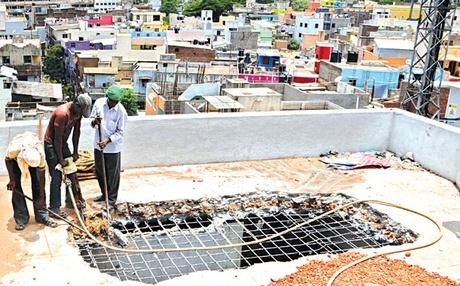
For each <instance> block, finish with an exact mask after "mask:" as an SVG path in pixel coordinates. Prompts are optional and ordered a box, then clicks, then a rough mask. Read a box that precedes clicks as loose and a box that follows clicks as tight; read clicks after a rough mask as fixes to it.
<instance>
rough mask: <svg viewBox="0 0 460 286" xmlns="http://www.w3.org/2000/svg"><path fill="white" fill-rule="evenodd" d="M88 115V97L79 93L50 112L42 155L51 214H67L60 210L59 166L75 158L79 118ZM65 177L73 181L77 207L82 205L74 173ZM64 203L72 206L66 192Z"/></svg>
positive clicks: (89, 109)
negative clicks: (44, 159)
mask: <svg viewBox="0 0 460 286" xmlns="http://www.w3.org/2000/svg"><path fill="white" fill-rule="evenodd" d="M90 114H91V98H90V97H89V96H88V95H87V94H80V95H79V96H77V97H76V98H75V100H74V101H73V102H68V103H64V104H62V105H60V106H58V107H57V108H56V109H55V110H54V111H53V112H52V113H51V118H50V120H49V123H48V127H47V129H46V133H45V138H44V140H45V154H46V162H47V164H48V169H49V172H50V175H51V183H50V204H49V206H50V209H51V210H52V211H53V212H54V213H57V214H58V215H60V216H62V217H65V216H67V213H65V212H64V211H62V210H61V209H60V207H61V183H62V171H61V168H60V167H66V166H68V165H73V164H74V163H75V161H77V160H78V143H79V140H80V126H81V118H82V116H83V117H89V116H90ZM72 130H73V135H72V145H73V153H71V152H70V149H69V145H68V144H67V140H68V139H69V137H70V133H71V132H72ZM58 165H60V167H59V166H58ZM56 167H58V168H56ZM67 177H68V178H69V179H70V180H71V182H72V193H73V194H74V196H75V197H76V198H75V199H76V200H77V206H78V208H79V209H80V210H81V209H82V208H84V207H85V201H84V200H83V197H82V195H81V190H80V185H79V183H78V179H77V176H76V173H72V174H69V175H67ZM66 206H67V207H71V206H72V202H71V200H70V198H69V194H67V193H66ZM51 216H52V214H51Z"/></svg>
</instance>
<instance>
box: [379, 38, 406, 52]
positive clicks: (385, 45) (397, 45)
mask: <svg viewBox="0 0 460 286" xmlns="http://www.w3.org/2000/svg"><path fill="white" fill-rule="evenodd" d="M374 42H375V45H376V46H377V47H378V48H379V49H392V50H413V49H414V42H412V41H409V40H394V39H374Z"/></svg>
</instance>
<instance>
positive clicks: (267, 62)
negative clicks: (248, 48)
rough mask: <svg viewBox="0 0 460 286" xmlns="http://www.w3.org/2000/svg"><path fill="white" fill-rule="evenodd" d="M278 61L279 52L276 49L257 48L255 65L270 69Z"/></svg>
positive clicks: (276, 64) (277, 63)
mask: <svg viewBox="0 0 460 286" xmlns="http://www.w3.org/2000/svg"><path fill="white" fill-rule="evenodd" d="M279 63H280V53H279V51H278V50H272V49H259V50H257V67H259V68H261V67H263V68H267V69H272V68H274V67H276V66H278V65H279Z"/></svg>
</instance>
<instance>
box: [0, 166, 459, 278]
mask: <svg viewBox="0 0 460 286" xmlns="http://www.w3.org/2000/svg"><path fill="white" fill-rule="evenodd" d="M391 165H392V166H391V167H390V168H388V169H363V170H353V171H337V170H331V169H328V168H327V167H326V165H325V164H323V163H322V162H320V161H319V158H297V159H279V160H265V161H246V162H230V163H217V164H200V165H180V166H170V167H155V168H140V169H127V170H125V171H124V172H123V173H122V180H121V188H120V196H119V198H120V201H121V202H123V201H127V202H152V201H162V200H176V199H199V198H202V197H208V198H212V197H217V196H222V195H235V194H245V193H251V192H289V193H310V194H312V193H316V194H317V193H343V194H346V195H350V196H353V197H354V198H357V199H381V200H386V201H391V202H394V203H398V204H401V205H403V206H406V207H410V208H414V209H416V210H418V211H422V212H424V213H426V214H428V215H430V216H433V217H435V218H437V219H439V220H440V221H442V223H443V226H444V232H445V233H444V237H443V238H442V240H441V241H440V242H439V243H437V244H435V245H434V246H431V247H429V248H425V249H421V250H417V251H413V252H411V255H410V257H405V256H404V253H403V254H397V255H393V256H391V257H392V258H403V259H404V260H405V261H406V262H407V263H409V264H414V265H419V266H422V267H423V268H425V269H426V270H428V271H430V272H438V273H439V274H441V275H444V276H448V277H449V278H451V279H453V280H457V281H460V263H459V260H458V257H457V256H456V255H452V254H454V253H459V251H460V240H459V236H460V224H459V222H458V212H459V205H460V196H459V193H458V190H457V188H456V187H455V186H454V184H453V183H451V182H449V181H448V180H446V179H443V178H441V177H439V176H436V175H434V174H432V173H430V172H427V171H425V170H423V169H422V168H419V167H417V166H416V165H414V164H411V163H404V162H401V163H398V161H397V160H396V161H394V162H393V161H392V164H391ZM6 183H7V178H6V177H5V176H3V177H0V185H5V184H6ZM24 186H28V184H24ZM81 186H82V189H83V194H84V197H85V199H86V200H87V202H88V210H89V212H91V211H97V210H99V209H100V208H101V207H100V205H99V204H97V203H94V202H93V201H92V199H93V198H95V197H96V196H98V195H99V189H98V186H97V183H96V181H95V180H90V181H83V182H82V183H81ZM26 193H29V189H28V188H27V187H26ZM10 194H11V193H9V192H6V191H4V192H0V208H1V209H2V212H1V216H0V225H2V226H4V227H2V228H0V237H1V238H2V255H3V258H4V259H2V262H1V263H0V277H1V278H0V283H3V284H8V285H10V284H15V283H16V284H28V285H31V284H34V283H36V284H41V283H46V282H47V281H49V277H50V275H53V273H60V275H58V276H54V278H53V281H54V283H56V284H61V285H63V284H66V283H70V284H74V283H78V284H84V283H88V284H92V285H94V284H98V283H118V282H119V280H118V279H117V278H116V277H113V276H109V275H107V274H101V273H100V272H99V271H98V270H97V269H95V268H92V267H90V265H89V264H88V263H87V262H85V261H83V258H82V257H81V256H80V255H79V250H78V248H77V247H76V246H74V245H73V243H72V239H71V238H69V237H68V235H69V233H68V231H67V225H66V224H63V223H60V226H59V227H58V228H56V229H50V228H44V227H43V226H41V225H38V224H36V223H34V222H33V218H32V220H31V221H32V222H31V223H30V224H29V225H28V226H27V228H26V229H25V230H24V231H22V232H17V231H15V230H14V221H13V219H12V218H11V214H12V209H11V203H10ZM29 207H30V208H29V209H31V206H30V205H29ZM376 208H377V209H378V210H381V211H383V212H385V213H387V214H388V215H390V217H392V218H393V219H394V220H396V221H397V222H399V223H401V224H402V225H403V226H408V227H410V228H411V229H412V230H414V231H416V232H417V233H419V234H420V237H421V239H422V240H424V239H430V238H431V237H432V236H433V233H434V227H433V226H432V225H430V224H429V223H427V221H426V220H423V219H420V218H419V217H417V216H414V215H412V214H407V213H405V212H401V211H400V210H395V209H392V208H388V207H380V206H376ZM374 251H375V250H374V249H369V250H363V253H366V254H369V253H373V252H374ZM307 261H308V260H306V259H303V258H302V259H299V260H296V261H292V262H270V263H263V264H257V265H254V266H251V267H249V268H246V269H240V270H236V269H235V270H226V271H224V272H215V271H201V272H195V273H192V274H189V275H187V276H181V277H178V278H174V279H172V280H166V281H163V282H160V283H159V284H157V285H182V284H183V283H187V284H190V285H195V283H197V284H200V285H215V284H216V283H217V281H224V280H225V281H227V283H229V284H232V285H235V284H241V285H267V284H268V283H270V282H271V281H272V280H276V279H280V278H282V277H284V276H285V275H288V274H290V273H293V272H295V271H296V267H297V266H300V265H302V264H304V263H306V262H307ZM75 273H78V275H75ZM131 283H132V281H125V282H123V283H122V284H123V285H125V284H126V285H130V284H131Z"/></svg>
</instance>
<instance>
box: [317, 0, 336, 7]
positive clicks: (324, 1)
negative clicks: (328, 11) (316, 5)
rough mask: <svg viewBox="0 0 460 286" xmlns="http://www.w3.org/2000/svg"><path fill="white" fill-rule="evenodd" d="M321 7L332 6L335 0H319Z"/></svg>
mask: <svg viewBox="0 0 460 286" xmlns="http://www.w3.org/2000/svg"><path fill="white" fill-rule="evenodd" d="M319 2H320V3H321V6H322V7H332V6H334V3H335V0H320V1H319Z"/></svg>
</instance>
